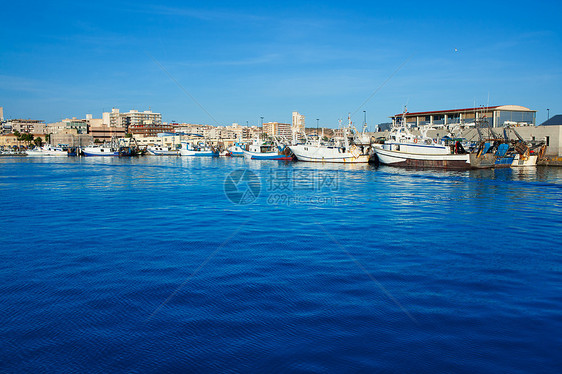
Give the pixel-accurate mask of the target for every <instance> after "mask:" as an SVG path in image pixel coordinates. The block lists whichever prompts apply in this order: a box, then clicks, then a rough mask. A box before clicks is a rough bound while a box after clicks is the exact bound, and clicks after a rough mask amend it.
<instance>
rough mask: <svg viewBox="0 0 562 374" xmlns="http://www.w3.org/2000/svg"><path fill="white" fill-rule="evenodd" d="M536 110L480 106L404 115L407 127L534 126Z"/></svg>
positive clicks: (398, 119) (394, 120) (394, 117)
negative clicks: (484, 123)
mask: <svg viewBox="0 0 562 374" xmlns="http://www.w3.org/2000/svg"><path fill="white" fill-rule="evenodd" d="M536 114H537V111H536V110H531V109H529V108H525V107H523V106H519V105H499V106H481V107H476V108H465V109H449V110H436V111H430V112H415V113H408V112H407V113H406V121H407V122H408V124H409V125H414V126H423V125H431V126H434V127H439V126H447V125H449V126H450V125H461V126H464V127H474V126H475V124H476V123H477V122H483V121H487V122H488V124H489V126H492V127H504V126H506V125H512V126H534V125H535V120H536ZM402 116H403V113H400V114H396V115H394V116H392V117H391V118H392V123H393V124H395V123H397V122H399V121H401V120H402Z"/></svg>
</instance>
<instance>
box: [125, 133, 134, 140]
mask: <svg viewBox="0 0 562 374" xmlns="http://www.w3.org/2000/svg"><path fill="white" fill-rule="evenodd" d="M132 137H133V134H131V133H130V132H128V133H126V134H125V138H127V139H130V138H132Z"/></svg>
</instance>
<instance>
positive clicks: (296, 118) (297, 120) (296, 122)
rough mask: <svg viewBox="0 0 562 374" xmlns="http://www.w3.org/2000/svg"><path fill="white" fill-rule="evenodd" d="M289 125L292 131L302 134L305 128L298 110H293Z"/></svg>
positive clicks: (303, 120)
mask: <svg viewBox="0 0 562 374" xmlns="http://www.w3.org/2000/svg"><path fill="white" fill-rule="evenodd" d="M291 127H292V130H293V132H298V133H301V134H304V129H305V127H306V126H305V119H304V116H303V115H302V114H300V113H299V112H293V120H292V122H291Z"/></svg>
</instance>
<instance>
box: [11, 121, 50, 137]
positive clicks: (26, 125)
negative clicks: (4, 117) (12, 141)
mask: <svg viewBox="0 0 562 374" xmlns="http://www.w3.org/2000/svg"><path fill="white" fill-rule="evenodd" d="M5 127H6V129H7V130H8V131H10V132H14V131H18V132H20V133H28V134H38V135H45V134H46V133H47V126H46V124H45V121H41V120H33V119H11V120H8V121H7V122H6V124H5Z"/></svg>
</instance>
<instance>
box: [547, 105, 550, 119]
mask: <svg viewBox="0 0 562 374" xmlns="http://www.w3.org/2000/svg"><path fill="white" fill-rule="evenodd" d="M546 113H547V117H548V118H547V119H546V120H547V121H548V120H549V119H550V109H548V108H547V109H546Z"/></svg>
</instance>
